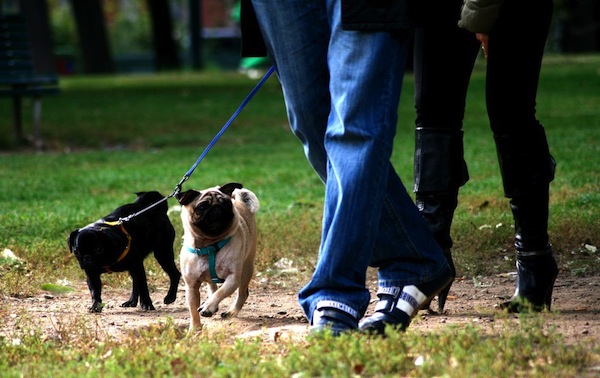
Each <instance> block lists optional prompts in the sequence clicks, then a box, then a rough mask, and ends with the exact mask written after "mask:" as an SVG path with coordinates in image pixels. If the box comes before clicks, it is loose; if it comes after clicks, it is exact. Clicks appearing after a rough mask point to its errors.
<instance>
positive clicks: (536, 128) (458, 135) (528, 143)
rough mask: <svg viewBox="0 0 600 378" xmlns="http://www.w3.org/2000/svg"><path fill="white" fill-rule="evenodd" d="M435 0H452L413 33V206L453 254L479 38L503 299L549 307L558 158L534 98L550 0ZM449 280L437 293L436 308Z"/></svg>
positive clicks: (521, 306) (520, 307)
mask: <svg viewBox="0 0 600 378" xmlns="http://www.w3.org/2000/svg"><path fill="white" fill-rule="evenodd" d="M442 3H445V4H446V6H447V7H451V8H452V9H450V10H449V12H446V13H444V12H440V14H444V15H446V16H447V18H446V19H445V20H437V21H435V22H428V23H426V24H425V26H424V27H422V28H420V29H418V30H417V32H416V35H415V107H416V138H415V140H416V142H415V166H414V170H415V181H414V190H415V192H416V203H417V207H418V208H419V211H420V212H421V214H422V215H423V217H424V218H425V220H426V221H427V223H428V224H429V227H430V229H431V230H432V232H433V234H434V236H435V238H436V240H437V242H438V243H439V244H440V246H441V247H442V248H443V250H444V253H445V254H446V257H447V258H448V259H449V261H450V262H451V261H452V257H451V250H450V249H451V247H452V239H451V237H450V226H451V223H452V218H453V215H454V210H455V209H456V206H457V195H458V190H459V188H460V187H461V186H462V185H464V184H465V183H466V182H467V181H468V179H469V176H468V171H467V167H466V163H465V161H464V158H463V131H462V119H463V115H464V109H465V97H466V91H467V86H468V82H469V78H470V73H471V70H472V68H473V64H474V61H475V58H476V55H477V49H478V46H479V45H480V44H481V47H482V48H483V50H484V54H485V56H486V59H487V73H486V75H487V79H486V102H487V110H488V117H489V120H490V126H491V129H492V131H493V135H494V141H495V144H496V150H497V155H498V161H499V166H500V172H501V175H502V180H503V187H504V193H505V196H506V197H507V198H509V199H510V207H511V210H512V213H513V217H514V222H515V243H514V245H515V248H516V257H517V262H516V267H517V283H516V290H515V293H514V295H513V297H512V298H511V299H510V300H509V301H508V302H506V303H503V304H501V308H504V309H506V310H508V311H509V312H521V311H525V310H531V309H532V310H535V311H541V310H543V309H548V310H549V309H550V305H551V300H552V291H553V286H554V281H555V279H556V276H557V274H558V269H557V266H556V262H555V260H554V257H553V254H552V248H551V245H550V243H549V237H548V202H549V184H550V182H551V181H552V180H553V178H554V170H555V162H554V159H553V157H552V156H551V155H550V152H549V148H548V143H547V140H546V134H545V131H544V128H543V126H542V125H541V124H540V122H539V121H538V120H537V118H536V115H535V113H536V109H535V105H536V102H535V101H536V95H537V86H538V79H539V74H540V69H541V61H542V56H543V52H544V46H545V42H546V38H547V36H548V32H549V27H550V21H551V17H552V11H553V3H552V0H532V1H526V2H522V1H518V0H466V1H465V3H464V6H463V7H462V12H461V5H462V0H454V1H449V2H442ZM459 13H460V21H459V23H458V26H460V28H459V27H457V26H456V24H455V22H456V18H458V14H459ZM450 15H452V17H453V18H452V19H450ZM440 17H441V16H440ZM432 21H433V20H432ZM461 28H462V29H461ZM465 29H466V30H465ZM467 31H468V32H467ZM469 32H471V33H476V35H475V36H474V35H473V34H471V33H469ZM478 41H479V42H478ZM439 62H443V64H440V63H439ZM449 72H451V73H452V74H451V75H448V73H449ZM449 80H450V84H449V85H448V84H446V82H448V81H449ZM442 83H443V84H442ZM436 84H437V85H436ZM451 266H452V267H453V266H454V265H453V264H452V263H451ZM450 285H451V284H449V285H448V286H447V287H446V288H445V289H444V290H443V291H442V292H441V293H440V294H439V295H438V311H440V312H442V311H443V309H444V304H445V301H446V298H447V294H448V291H449V289H450Z"/></svg>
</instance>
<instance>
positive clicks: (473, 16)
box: [458, 0, 504, 33]
mask: <svg viewBox="0 0 600 378" xmlns="http://www.w3.org/2000/svg"><path fill="white" fill-rule="evenodd" d="M502 5H504V0H465V3H464V5H463V8H462V11H461V16H460V20H459V21H458V26H459V27H461V28H463V29H467V30H468V31H470V32H473V33H489V31H490V30H492V27H493V26H494V24H495V23H496V20H497V19H498V16H499V14H500V10H501V9H502Z"/></svg>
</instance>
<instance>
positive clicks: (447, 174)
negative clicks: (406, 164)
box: [414, 127, 469, 193]
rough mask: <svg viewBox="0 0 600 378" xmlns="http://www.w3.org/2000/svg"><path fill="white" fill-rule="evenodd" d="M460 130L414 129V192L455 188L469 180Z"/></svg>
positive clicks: (444, 190) (452, 189)
mask: <svg viewBox="0 0 600 378" xmlns="http://www.w3.org/2000/svg"><path fill="white" fill-rule="evenodd" d="M463 148H464V146H463V131H462V130H446V129H430V128H423V127H418V128H417V129H416V130H415V164H414V173H415V182H414V191H415V192H416V193H440V192H442V193H443V192H447V191H455V190H456V189H458V188H460V187H461V186H463V185H464V184H465V183H466V182H467V181H469V172H468V170H467V164H466V162H465V160H464V153H463Z"/></svg>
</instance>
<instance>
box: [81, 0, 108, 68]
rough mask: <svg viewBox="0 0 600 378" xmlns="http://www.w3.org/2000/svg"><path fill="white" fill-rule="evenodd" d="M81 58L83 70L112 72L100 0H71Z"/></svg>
mask: <svg viewBox="0 0 600 378" xmlns="http://www.w3.org/2000/svg"><path fill="white" fill-rule="evenodd" d="M71 9H72V10H73V16H74V17H75V24H76V25H77V34H78V37H79V45H80V47H81V52H82V59H83V72H84V73H90V74H100V73H114V72H115V64H114V61H113V57H112V54H111V51H110V46H109V41H108V33H107V30H106V23H105V19H104V12H103V10H102V1H101V0H71Z"/></svg>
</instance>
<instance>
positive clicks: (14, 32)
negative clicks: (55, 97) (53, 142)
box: [0, 15, 59, 147]
mask: <svg viewBox="0 0 600 378" xmlns="http://www.w3.org/2000/svg"><path fill="white" fill-rule="evenodd" d="M58 92H59V87H58V76H57V75H56V74H54V73H46V72H39V71H38V70H37V69H36V65H35V62H34V54H33V51H32V46H31V41H30V33H29V32H28V28H27V25H26V22H25V19H24V18H23V17H22V16H20V15H0V96H3V97H12V99H13V117H14V129H15V136H16V139H17V142H18V143H22V142H23V141H25V138H24V136H23V117H22V99H23V98H24V97H31V98H32V99H33V142H34V144H36V146H38V147H39V146H40V145H41V132H40V129H41V117H42V96H43V95H48V94H56V93H58Z"/></svg>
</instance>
